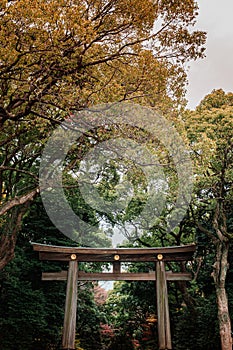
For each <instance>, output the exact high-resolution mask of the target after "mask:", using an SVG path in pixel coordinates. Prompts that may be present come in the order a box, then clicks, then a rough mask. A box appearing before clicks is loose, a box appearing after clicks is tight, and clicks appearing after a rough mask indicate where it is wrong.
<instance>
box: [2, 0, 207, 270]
mask: <svg viewBox="0 0 233 350" xmlns="http://www.w3.org/2000/svg"><path fill="white" fill-rule="evenodd" d="M0 6H1V10H0V42H1V44H0V45H1V50H0V130H1V134H0V145H1V153H0V194H1V197H2V198H1V202H0V215H1V221H0V225H1V230H2V235H1V247H2V249H1V254H0V255H1V259H0V260H1V262H0V268H1V267H3V266H4V265H5V264H6V263H7V262H8V261H9V260H10V259H11V258H12V256H13V253H14V247H15V242H16V236H17V232H18V230H19V229H20V225H21V221H22V217H23V215H24V213H25V212H26V211H27V206H28V205H30V203H31V201H33V200H34V198H35V197H36V196H37V194H38V191H39V190H38V165H39V161H40V155H41V150H42V148H43V146H44V143H45V142H46V140H47V138H48V137H49V136H50V135H51V132H52V130H53V129H54V128H55V127H56V126H57V124H59V123H60V122H61V121H62V120H63V119H64V118H65V117H66V116H67V115H70V114H71V113H73V112H75V111H77V110H80V109H83V108H86V107H89V106H92V105H94V104H96V103H99V102H101V103H104V102H111V101H122V100H128V99H135V100H136V101H137V102H140V103H143V104H147V105H151V106H154V105H158V106H159V107H160V108H162V109H163V108H164V109H166V108H170V109H173V103H174V104H175V105H176V106H177V105H180V104H181V103H182V102H183V97H184V86H185V81H186V75H185V71H184V63H185V62H186V61H188V60H190V59H196V58H198V57H202V56H203V52H204V48H203V45H204V42H205V34H204V33H203V32H200V31H192V30H191V29H190V28H191V27H192V25H193V24H194V23H195V18H196V16H197V9H198V8H197V5H196V3H195V1H193V0H189V1H186V2H183V1H180V0H175V1H172V2H171V1H167V0H166V1H149V2H148V1H144V0H140V1H138V0H120V1H119V0H109V1H105V0H82V1H78V0H72V1H69V2H67V1H64V0H54V1H52V2H51V1H47V0H44V1H37V0H32V1H29V0H26V1H24V0H17V1H7V0H1V2H0ZM6 38H7V40H6ZM165 105H166V106H167V107H166V108H165V107H164V106H165ZM9 224H10V225H12V227H10V225H9Z"/></svg>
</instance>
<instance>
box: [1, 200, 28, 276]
mask: <svg viewBox="0 0 233 350" xmlns="http://www.w3.org/2000/svg"><path fill="white" fill-rule="evenodd" d="M26 210H27V206H26V205H25V206H23V207H21V208H13V210H12V212H11V213H9V214H10V215H9V217H8V220H7V221H6V223H5V226H6V227H5V229H4V228H3V227H2V229H3V232H2V234H1V236H0V270H2V269H3V268H4V267H5V266H6V265H7V264H8V263H9V262H10V261H11V260H12V259H13V258H14V253H15V245H16V241H17V234H18V232H19V230H20V228H21V225H22V219H23V216H24V214H25V212H26ZM3 226H4V225H3ZM4 231H5V232H4Z"/></svg>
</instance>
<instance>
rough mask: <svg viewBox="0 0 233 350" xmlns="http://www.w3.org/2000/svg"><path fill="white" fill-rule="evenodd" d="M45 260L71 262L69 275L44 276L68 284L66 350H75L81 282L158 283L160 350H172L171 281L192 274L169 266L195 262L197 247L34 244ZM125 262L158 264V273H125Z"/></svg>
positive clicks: (66, 272)
mask: <svg viewBox="0 0 233 350" xmlns="http://www.w3.org/2000/svg"><path fill="white" fill-rule="evenodd" d="M32 245H33V249H34V250H35V251H38V252H39V258H40V259H41V260H55V261H68V262H69V269H68V271H61V272H48V273H47V272H43V273H42V280H44V281H48V280H50V281H51V280H56V281H65V280H67V289H66V303H65V316H64V327H63V337H62V349H64V350H74V349H75V331H76V312H77V282H78V281H119V280H121V281H156V300H157V315H158V340H159V350H171V349H172V342H171V331H170V318H169V306H168V293H167V281H184V280H186V281H188V280H191V279H192V276H191V274H190V273H184V272H182V273H181V272H179V273H174V272H169V271H166V270H165V263H166V262H169V261H170V262H171V261H173V262H180V261H190V260H192V257H193V254H194V252H195V249H196V247H195V245H194V244H191V245H185V246H175V247H162V248H106V249H105V248H76V247H60V246H51V245H44V244H37V243H32ZM79 262H110V263H112V264H113V271H112V272H100V273H99V272H98V273H94V272H84V271H80V270H79V269H78V263H79ZM121 262H154V263H155V270H154V271H152V272H148V273H141V272H138V273H131V272H121Z"/></svg>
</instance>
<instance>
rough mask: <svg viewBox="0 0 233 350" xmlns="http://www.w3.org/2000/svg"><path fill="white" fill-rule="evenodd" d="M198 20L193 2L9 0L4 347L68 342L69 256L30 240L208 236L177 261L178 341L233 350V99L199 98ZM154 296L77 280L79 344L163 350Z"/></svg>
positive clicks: (3, 137)
mask: <svg viewBox="0 0 233 350" xmlns="http://www.w3.org/2000/svg"><path fill="white" fill-rule="evenodd" d="M197 16H198V6H197V4H196V3H195V1H194V0H189V1H185V2H183V1H180V0H173V1H170V0H163V1H160V0H158V1H157V0H156V1H145V0H108V1H106V0H81V1H80V0H79V1H76V0H71V1H63V0H53V1H47V0H41V1H38V0H30V1H29V0H16V1H6V0H1V1H0V24H1V25H0V45H1V50H0V131H1V132H0V305H1V307H0V344H1V345H0V347H1V349H3V350H16V349H17V350H21V349H22V350H32V349H33V350H36V349H38V350H56V349H60V348H61V337H62V327H63V318H64V306H65V297H66V282H64V281H42V280H41V275H42V272H45V271H46V272H49V271H51V272H54V271H61V270H64V269H65V270H66V269H67V264H66V263H65V262H55V261H54V262H47V261H43V262H42V261H40V260H39V258H38V254H37V253H36V252H34V251H33V249H32V245H31V243H32V242H37V243H43V244H50V245H58V246H76V247H77V246H79V247H86V246H88V247H89V246H90V247H111V245H112V240H113V237H115V236H114V235H116V233H119V232H120V233H121V234H122V236H123V237H124V239H123V240H122V242H121V243H118V246H119V247H129V248H132V247H133V248H143V247H162V246H163V247H167V246H180V245H185V244H190V243H195V245H196V252H195V254H194V256H193V260H192V261H190V262H188V263H187V264H186V266H184V265H183V264H181V263H177V264H173V263H171V264H170V266H169V265H168V266H167V268H168V269H171V270H173V271H177V272H179V271H183V269H184V268H186V269H187V271H189V272H190V273H191V274H192V280H191V281H190V282H184V281H179V282H168V294H169V308H170V318H171V332H172V343H173V348H174V349H175V350H202V349H203V350H204V349H205V350H219V349H221V350H231V349H232V337H231V335H232V331H231V320H232V318H233V286H232V284H233V282H232V281H233V266H232V264H233V254H232V252H233V246H232V238H233V232H232V230H233V213H232V203H233V191H232V190H233V187H232V178H233V152H232V150H233V93H226V92H224V91H223V90H222V89H216V90H213V91H212V92H211V93H210V94H208V95H207V96H205V97H204V98H203V100H202V101H201V102H200V104H199V105H198V106H197V107H196V109H195V110H194V111H190V110H188V109H187V108H186V104H187V101H186V100H185V89H186V84H187V71H186V67H187V63H188V62H190V61H191V60H196V59H201V58H204V55H205V41H206V33H204V32H202V31H198V30H194V29H193V26H194V24H195V21H196V18H197ZM96 106H97V107H96ZM109 106H110V107H109ZM119 106H120V107H119ZM121 106H124V107H123V109H121ZM125 108H126V109H127V113H128V114H127V118H126V119H125V121H124V119H119V115H120V117H122V116H121V114H122V113H123V112H124V111H125V110H126V109H125ZM109 110H110V111H112V110H113V111H114V113H112V112H111V113H110V112H109ZM93 111H94V113H93ZM122 111H123V112H122ZM135 111H136V112H135ZM151 111H152V112H151ZM137 113H138V114H137ZM103 115H104V118H105V119H103V118H102V116H103ZM154 116H156V117H155V118H154ZM153 118H154V119H153ZM154 121H156V123H155V125H153V123H154ZM155 129H157V130H156V132H155V131H154V130H155ZM74 134H75V138H74V136H73V135H74ZM67 135H68V136H67ZM68 137H69V138H70V139H69V147H68V148H67V144H66V142H67V140H68ZM51 140H52V141H51ZM70 140H72V143H70ZM112 140H114V142H112ZM180 140H181V141H180ZM136 144H137V145H139V147H138V146H137V147H136ZM101 147H102V148H101ZM48 149H49V152H47V151H46V150H48ZM44 150H45V151H44ZM95 150H97V151H95ZM46 152H47V153H46ZM113 154H114V156H113ZM152 160H153V166H151V164H150V162H151V161H152ZM61 161H62V162H61ZM155 164H156V166H155ZM185 165H186V167H185ZM96 169H97V170H96ZM148 169H149V170H148ZM94 170H95V171H97V173H95V174H94V175H93V173H94ZM59 174H60V175H59ZM58 175H59V176H60V178H59V179H60V182H59V183H58V186H57V187H59V186H60V185H61V186H60V187H62V191H61V192H58V191H57V188H56V186H55V185H57V183H56V182H55V180H54V179H55V178H56V176H58ZM93 179H94V180H93ZM190 179H191V180H190ZM91 181H92V185H93V183H94V186H93V187H94V190H93V191H92V189H91V187H90V183H89V182H91ZM46 193H47V194H46ZM151 197H152V198H151ZM66 206H68V207H69V208H71V211H72V216H69V215H67V212H68V211H66V208H67V207H66ZM77 217H78V218H79V220H78V221H76V218H77ZM73 218H74V220H73ZM125 268H126V269H127V270H128V271H134V272H147V271H149V270H150V269H153V268H154V267H153V266H151V264H150V263H147V264H141V263H134V264H133V263H132V264H128V265H127V266H125ZM80 269H82V270H83V271H106V270H108V269H109V265H108V264H100V263H89V264H88V263H81V264H80ZM105 287H106V286H105ZM155 300H156V290H155V284H154V282H143V281H138V282H128V281H127V282H126V281H124V282H123V281H118V282H115V283H114V284H113V287H112V288H110V287H109V286H107V287H106V288H105V289H104V288H103V286H101V285H99V284H98V283H96V282H95V283H91V282H79V283H78V310H77V328H76V349H77V350H93V349H97V350H120V349H121V350H122V349H125V350H130V349H132V350H135V349H138V350H150V349H157V348H158V334H157V333H158V332H157V331H158V329H157V321H158V320H157V310H156V303H155Z"/></svg>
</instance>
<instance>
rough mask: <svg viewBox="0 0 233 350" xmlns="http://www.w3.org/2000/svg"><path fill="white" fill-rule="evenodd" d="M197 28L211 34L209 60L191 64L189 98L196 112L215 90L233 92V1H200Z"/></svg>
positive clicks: (207, 56) (208, 49) (207, 51)
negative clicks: (201, 102) (206, 97)
mask: <svg viewBox="0 0 233 350" xmlns="http://www.w3.org/2000/svg"><path fill="white" fill-rule="evenodd" d="M197 2H198V4H199V16H198V21H197V26H196V27H197V28H198V29H201V30H204V31H206V32H207V43H206V47H207V49H206V58H204V59H203V60H198V61H196V62H192V63H191V64H190V69H189V73H188V78H189V86H188V89H187V90H188V92H187V95H186V98H187V100H188V101H189V102H188V108H190V109H194V108H195V107H196V106H197V105H198V104H199V102H200V101H201V100H202V98H203V97H204V96H205V95H206V94H208V93H210V92H211V91H212V90H213V89H218V88H222V89H223V90H225V91H226V92H228V91H231V92H233V0H198V1H197Z"/></svg>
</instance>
